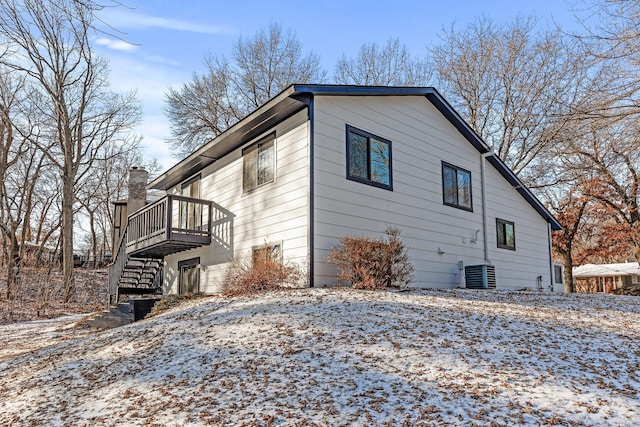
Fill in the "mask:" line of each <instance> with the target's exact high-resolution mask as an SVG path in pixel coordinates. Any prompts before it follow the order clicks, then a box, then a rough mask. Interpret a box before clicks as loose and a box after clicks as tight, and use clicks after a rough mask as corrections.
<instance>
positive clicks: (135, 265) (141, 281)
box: [118, 257, 162, 295]
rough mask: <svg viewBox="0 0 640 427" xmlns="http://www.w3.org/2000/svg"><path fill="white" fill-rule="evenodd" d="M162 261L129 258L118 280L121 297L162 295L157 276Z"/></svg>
mask: <svg viewBox="0 0 640 427" xmlns="http://www.w3.org/2000/svg"><path fill="white" fill-rule="evenodd" d="M161 269H162V259H157V258H140V257H127V260H126V261H125V264H124V268H123V270H122V274H121V275H120V279H119V280H118V294H119V295H147V294H156V293H161V291H162V290H161V289H160V287H159V286H157V285H158V280H157V276H158V274H159V273H160V272H161Z"/></svg>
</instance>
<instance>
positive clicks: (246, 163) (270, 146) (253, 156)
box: [242, 134, 275, 193]
mask: <svg viewBox="0 0 640 427" xmlns="http://www.w3.org/2000/svg"><path fill="white" fill-rule="evenodd" d="M274 141H275V134H271V135H269V136H267V137H266V138H263V139H261V140H260V141H258V142H256V143H255V144H252V145H250V146H249V147H247V148H245V149H244V150H242V190H243V192H245V193H246V192H247V191H251V190H253V189H255V188H258V187H260V186H262V185H264V184H268V183H270V182H273V180H274V178H275V148H274Z"/></svg>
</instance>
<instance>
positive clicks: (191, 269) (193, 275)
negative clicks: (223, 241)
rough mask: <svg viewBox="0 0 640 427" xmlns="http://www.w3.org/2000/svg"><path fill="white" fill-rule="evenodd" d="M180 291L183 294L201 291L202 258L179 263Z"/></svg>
mask: <svg viewBox="0 0 640 427" xmlns="http://www.w3.org/2000/svg"><path fill="white" fill-rule="evenodd" d="M178 270H179V272H180V275H179V279H178V281H179V283H178V285H179V290H178V292H179V293H181V294H193V293H196V292H199V291H200V258H191V259H188V260H185V261H180V262H179V263H178Z"/></svg>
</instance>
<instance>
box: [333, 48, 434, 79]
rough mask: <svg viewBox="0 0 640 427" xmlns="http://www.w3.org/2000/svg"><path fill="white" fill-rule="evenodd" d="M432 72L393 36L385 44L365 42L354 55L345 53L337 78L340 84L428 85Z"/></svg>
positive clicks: (337, 71) (337, 67)
mask: <svg viewBox="0 0 640 427" xmlns="http://www.w3.org/2000/svg"><path fill="white" fill-rule="evenodd" d="M431 74H432V73H431V69H430V68H429V67H428V66H427V64H426V63H425V61H423V60H419V59H416V58H414V57H413V56H412V55H411V53H410V52H409V49H408V48H407V46H405V45H401V44H400V41H399V40H398V39H397V38H396V39H393V38H390V39H389V40H387V44H386V45H385V46H380V45H378V44H377V43H366V44H363V45H362V46H361V47H360V51H359V52H358V55H357V56H356V57H355V58H348V57H347V56H346V55H342V58H340V60H338V63H337V64H336V68H335V73H334V80H335V81H336V83H340V84H356V85H375V86H427V85H428V84H429V83H430V81H431V78H432V75H431Z"/></svg>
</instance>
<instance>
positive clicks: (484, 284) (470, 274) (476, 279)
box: [464, 264, 496, 289]
mask: <svg viewBox="0 0 640 427" xmlns="http://www.w3.org/2000/svg"><path fill="white" fill-rule="evenodd" d="M464 282H465V285H466V287H467V289H495V288H496V267H495V266H494V265H486V264H481V265H467V266H465V267H464Z"/></svg>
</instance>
